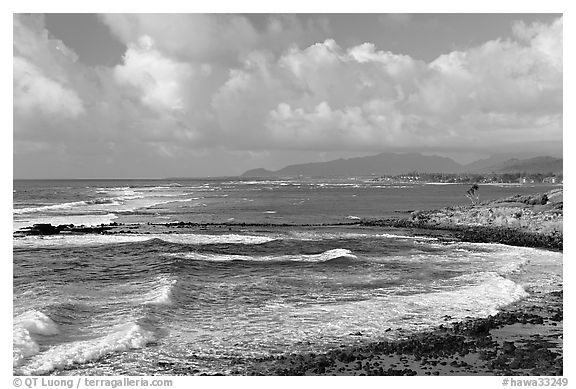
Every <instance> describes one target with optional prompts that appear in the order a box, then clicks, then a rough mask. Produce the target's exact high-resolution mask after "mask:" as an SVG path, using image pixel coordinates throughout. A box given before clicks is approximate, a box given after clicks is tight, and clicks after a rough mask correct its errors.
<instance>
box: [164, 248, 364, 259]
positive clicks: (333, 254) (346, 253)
mask: <svg viewBox="0 0 576 389" xmlns="http://www.w3.org/2000/svg"><path fill="white" fill-rule="evenodd" d="M165 255H166V256H170V257H184V258H188V259H192V260H195V261H206V262H230V261H250V262H326V261H329V260H331V259H335V258H352V259H355V258H357V257H356V256H355V255H354V254H352V252H351V251H350V250H348V249H332V250H328V251H324V252H323V253H320V254H310V255H264V256H249V255H236V254H204V253H197V252H193V253H169V254H165Z"/></svg>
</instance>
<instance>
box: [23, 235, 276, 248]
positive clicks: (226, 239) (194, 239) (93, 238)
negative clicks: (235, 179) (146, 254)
mask: <svg viewBox="0 0 576 389" xmlns="http://www.w3.org/2000/svg"><path fill="white" fill-rule="evenodd" d="M151 239H161V240H163V241H165V242H169V243H180V244H211V243H224V244H226V243H243V244H261V243H266V242H271V241H273V240H275V239H276V238H273V237H269V236H258V235H239V234H225V235H208V234H114V235H106V234H103V235H96V234H84V235H49V236H24V237H17V238H14V239H13V240H12V243H13V247H14V248H24V247H54V246H93V245H102V244H119V243H133V242H144V241H147V240H151Z"/></svg>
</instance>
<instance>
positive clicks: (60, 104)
mask: <svg viewBox="0 0 576 389" xmlns="http://www.w3.org/2000/svg"><path fill="white" fill-rule="evenodd" d="M13 62H14V65H13V75H14V109H15V110H17V111H18V112H20V113H23V114H31V115H33V114H35V113H37V112H40V113H43V114H46V115H48V116H49V115H52V114H55V115H62V116H66V117H75V116H78V115H80V114H82V113H83V112H84V106H83V104H82V101H81V100H80V98H79V97H78V95H77V94H76V93H75V92H74V91H73V90H70V89H68V88H66V87H65V86H63V85H61V84H59V83H58V82H56V81H54V80H52V79H50V78H48V77H46V76H44V74H43V73H42V70H41V69H39V68H38V67H36V66H34V65H33V64H31V63H29V62H28V61H26V60H25V59H24V58H21V57H14V59H13Z"/></svg>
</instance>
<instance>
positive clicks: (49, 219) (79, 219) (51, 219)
mask: <svg viewBox="0 0 576 389" xmlns="http://www.w3.org/2000/svg"><path fill="white" fill-rule="evenodd" d="M116 218H117V216H116V214H114V213H107V214H105V215H58V216H38V217H32V218H30V217H27V218H26V219H25V220H24V219H20V220H19V219H15V220H14V222H13V227H14V230H19V229H20V228H24V227H31V226H33V225H34V224H47V223H50V224H52V225H55V226H57V225H60V224H74V225H77V226H80V225H85V226H97V225H100V224H109V223H111V222H112V220H114V219H116Z"/></svg>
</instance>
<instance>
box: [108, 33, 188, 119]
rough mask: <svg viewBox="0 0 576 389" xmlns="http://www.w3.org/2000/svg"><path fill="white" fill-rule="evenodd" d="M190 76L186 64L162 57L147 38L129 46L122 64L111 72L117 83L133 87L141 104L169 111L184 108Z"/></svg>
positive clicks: (150, 39) (143, 37) (142, 38)
mask: <svg viewBox="0 0 576 389" xmlns="http://www.w3.org/2000/svg"><path fill="white" fill-rule="evenodd" d="M192 73H193V69H192V67H191V66H190V65H188V64H186V63H179V62H176V61H174V60H172V59H170V58H168V57H165V56H163V55H162V53H160V52H159V51H158V50H156V49H155V48H154V42H153V41H152V38H150V37H149V36H147V35H145V36H142V37H141V38H140V39H139V40H138V44H136V45H130V47H129V48H128V51H127V52H126V54H125V56H124V63H123V64H122V65H118V66H116V68H115V69H114V76H115V78H116V81H117V82H118V84H119V85H120V86H125V85H127V86H131V87H134V88H135V89H136V91H135V92H136V95H137V96H138V97H139V98H140V99H141V101H142V103H143V104H144V105H146V106H148V107H150V108H152V109H158V110H170V111H181V110H184V109H185V101H184V100H185V97H184V95H185V93H186V86H187V84H188V81H189V79H190V77H191V76H192Z"/></svg>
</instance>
